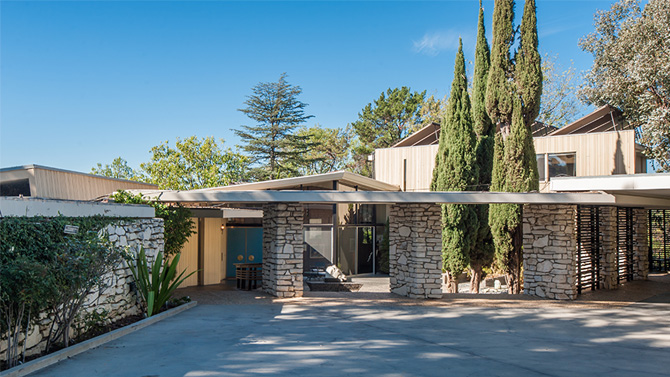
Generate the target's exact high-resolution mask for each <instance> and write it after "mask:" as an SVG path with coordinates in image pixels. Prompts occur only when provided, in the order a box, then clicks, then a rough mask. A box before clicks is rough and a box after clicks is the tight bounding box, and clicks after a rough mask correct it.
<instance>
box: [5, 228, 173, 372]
mask: <svg viewBox="0 0 670 377" xmlns="http://www.w3.org/2000/svg"><path fill="white" fill-rule="evenodd" d="M107 233H108V234H109V240H110V241H112V242H113V243H114V245H115V246H117V247H122V248H126V247H127V248H128V249H129V250H130V251H131V252H136V251H137V250H139V247H140V246H143V247H144V250H145V251H146V254H147V257H148V258H149V259H153V258H155V256H156V255H157V254H158V252H159V251H163V248H164V239H163V219H158V218H156V219H138V220H134V221H122V222H118V223H114V224H112V225H109V226H107ZM132 282H133V276H132V273H131V272H130V268H129V267H128V264H127V263H126V262H125V261H122V262H121V263H119V265H117V266H116V267H115V268H114V270H113V271H112V272H110V273H109V274H107V275H106V276H104V277H103V284H102V286H101V287H100V288H99V289H98V290H95V291H94V292H93V293H91V294H90V295H89V296H88V297H87V298H86V302H85V303H84V306H83V307H82V314H81V317H83V316H85V315H86V314H87V313H97V314H98V315H103V316H104V318H105V319H106V320H107V321H108V322H114V321H117V320H119V319H122V318H125V317H128V316H131V315H135V314H140V303H139V301H138V297H137V294H136V292H135V291H134V290H133V289H131V285H130V283H132ZM50 325H51V319H50V318H48V317H47V316H46V314H45V313H42V314H41V315H40V321H39V326H33V327H32V329H31V330H30V332H29V334H28V341H27V343H26V355H28V356H29V355H34V354H38V353H40V352H42V351H43V350H44V348H45V347H46V341H47V339H46V337H47V336H48V334H49V327H50ZM79 325H81V324H75V326H74V328H75V329H76V328H77V327H78V326H79ZM21 340H23V339H21ZM6 350H7V342H6V341H2V342H0V359H4V353H5V351H6Z"/></svg>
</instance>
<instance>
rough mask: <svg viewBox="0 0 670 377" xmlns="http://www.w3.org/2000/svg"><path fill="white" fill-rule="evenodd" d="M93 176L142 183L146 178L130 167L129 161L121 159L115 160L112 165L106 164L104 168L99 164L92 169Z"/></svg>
mask: <svg viewBox="0 0 670 377" xmlns="http://www.w3.org/2000/svg"><path fill="white" fill-rule="evenodd" d="M91 174H95V175H102V176H105V177H110V178H119V179H129V180H131V181H141V180H143V179H144V178H145V177H144V176H143V175H142V173H141V172H140V171H136V170H135V169H133V168H131V167H130V166H128V161H126V160H124V159H123V158H121V157H117V158H115V159H114V161H112V163H111V164H105V165H104V166H103V165H102V164H101V163H99V162H98V165H97V166H96V167H94V168H92V169H91Z"/></svg>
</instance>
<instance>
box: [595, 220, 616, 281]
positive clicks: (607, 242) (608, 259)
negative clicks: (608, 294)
mask: <svg viewBox="0 0 670 377" xmlns="http://www.w3.org/2000/svg"><path fill="white" fill-rule="evenodd" d="M617 228H618V221H617V208H616V207H600V233H601V234H602V250H601V254H600V287H602V288H603V289H616V288H617V287H618V286H619V279H618V276H619V271H618V269H617V259H618V258H619V255H618V251H619V245H618V242H617Z"/></svg>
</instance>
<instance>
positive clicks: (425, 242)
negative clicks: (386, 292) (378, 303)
mask: <svg viewBox="0 0 670 377" xmlns="http://www.w3.org/2000/svg"><path fill="white" fill-rule="evenodd" d="M441 216H442V208H441V206H440V205H439V204H395V205H392V206H391V210H390V213H389V219H390V224H389V245H390V246H389V258H390V260H389V269H390V275H391V292H393V293H395V294H397V295H400V296H407V297H410V298H441V297H442V283H441V281H440V278H441V276H442V224H441V221H442V217H441Z"/></svg>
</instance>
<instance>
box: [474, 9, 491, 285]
mask: <svg viewBox="0 0 670 377" xmlns="http://www.w3.org/2000/svg"><path fill="white" fill-rule="evenodd" d="M490 65H491V61H490V51H489V45H488V42H487V41H486V31H485V29H484V10H483V9H482V7H481V2H480V7H479V24H478V26H477V46H476V48H475V77H474V79H473V84H472V120H473V129H474V132H475V134H476V135H477V146H476V147H475V153H476V157H475V161H476V163H477V167H478V170H479V177H478V182H477V190H481V191H488V190H489V185H490V184H491V170H492V168H493V148H494V138H495V126H494V124H493V122H491V118H489V115H488V113H487V112H486V79H487V77H488V71H489V67H490ZM474 210H475V214H476V216H477V222H478V224H479V226H478V228H477V233H476V234H477V236H476V240H475V244H474V247H473V248H472V250H470V269H471V277H472V278H471V284H470V290H471V292H473V293H479V283H480V281H481V278H482V276H483V268H484V267H486V266H489V265H490V264H491V263H492V262H493V254H494V246H493V235H492V234H491V227H490V226H489V224H488V217H489V206H488V204H480V205H476V206H475V207H474Z"/></svg>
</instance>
